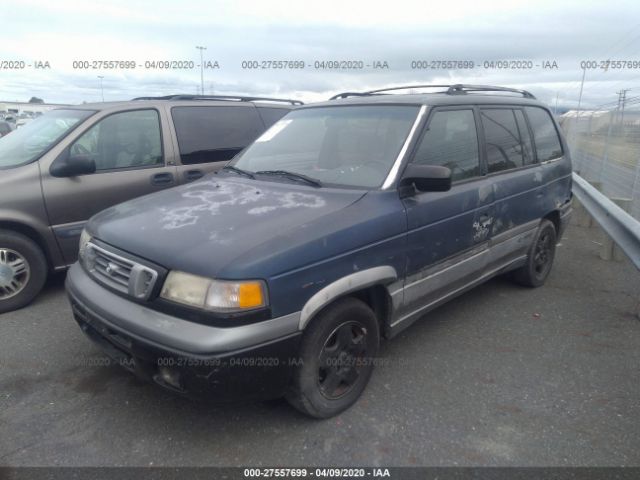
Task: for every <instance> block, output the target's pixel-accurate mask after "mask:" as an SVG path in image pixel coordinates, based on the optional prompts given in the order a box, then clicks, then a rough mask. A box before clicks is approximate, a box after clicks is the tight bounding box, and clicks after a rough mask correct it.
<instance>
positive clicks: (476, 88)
mask: <svg viewBox="0 0 640 480" xmlns="http://www.w3.org/2000/svg"><path fill="white" fill-rule="evenodd" d="M410 88H446V90H445V91H443V92H436V93H446V94H447V95H459V94H466V93H473V92H510V93H518V94H520V95H522V96H523V97H525V98H532V99H535V98H536V97H535V96H533V94H531V93H530V92H527V91H526V90H518V89H515V88H507V87H492V86H490V85H466V84H462V83H458V84H456V85H406V86H400V87H389V88H379V89H376V90H369V91H368V92H343V93H338V94H337V95H334V96H333V97H331V98H330V99H329V100H338V99H340V98H348V97H368V96H372V95H381V94H385V92H392V91H395V90H408V89H410Z"/></svg>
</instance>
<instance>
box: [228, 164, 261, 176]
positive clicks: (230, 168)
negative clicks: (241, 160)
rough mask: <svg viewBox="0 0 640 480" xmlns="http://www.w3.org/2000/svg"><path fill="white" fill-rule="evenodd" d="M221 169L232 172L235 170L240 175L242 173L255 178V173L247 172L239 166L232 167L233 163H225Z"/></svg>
mask: <svg viewBox="0 0 640 480" xmlns="http://www.w3.org/2000/svg"><path fill="white" fill-rule="evenodd" d="M222 170H231V171H232V172H236V173H238V174H240V175H244V176H245V177H249V178H256V177H255V175H254V174H253V173H251V172H247V171H246V170H242V169H241V168H238V167H234V166H233V165H225V166H224V167H222Z"/></svg>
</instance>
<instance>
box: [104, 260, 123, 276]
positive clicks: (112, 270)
mask: <svg viewBox="0 0 640 480" xmlns="http://www.w3.org/2000/svg"><path fill="white" fill-rule="evenodd" d="M118 270H120V267H118V266H117V265H116V264H115V263H111V262H109V263H108V264H107V269H106V272H107V274H108V275H113V274H114V273H118Z"/></svg>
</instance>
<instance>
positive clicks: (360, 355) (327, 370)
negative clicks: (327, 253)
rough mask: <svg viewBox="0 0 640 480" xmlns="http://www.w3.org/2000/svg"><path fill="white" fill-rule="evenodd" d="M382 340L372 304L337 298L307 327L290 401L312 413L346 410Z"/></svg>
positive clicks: (365, 379)
mask: <svg viewBox="0 0 640 480" xmlns="http://www.w3.org/2000/svg"><path fill="white" fill-rule="evenodd" d="M379 343H380V332H379V326H378V321H377V319H376V316H375V315H374V313H373V312H372V311H371V309H370V308H369V307H368V306H367V305H366V304H365V303H364V302H362V301H360V300H358V299H356V298H351V297H348V298H344V299H341V300H338V301H337V302H336V303H334V304H332V305H330V306H329V307H327V308H326V309H325V310H324V311H323V312H321V313H320V314H319V315H318V316H317V317H316V318H315V319H314V320H313V321H312V323H311V324H310V325H309V326H308V327H307V329H306V330H305V332H304V336H303V338H302V342H301V347H300V358H301V360H302V362H300V365H299V366H297V367H296V370H295V372H294V374H293V379H292V382H291V386H290V388H289V391H288V393H287V395H286V398H287V400H288V401H289V403H290V404H291V405H293V406H294V407H295V408H296V409H298V410H300V411H301V412H303V413H305V414H307V415H309V416H311V417H314V418H329V417H333V416H334V415H337V414H338V413H340V412H342V411H344V410H346V409H347V408H349V407H350V406H351V405H353V404H354V403H355V402H356V400H357V399H358V398H359V397H360V395H361V394H362V392H363V391H364V389H365V387H366V386H367V383H369V379H370V378H371V373H372V372H373V363H374V362H373V360H374V359H375V356H376V355H377V353H378V346H379ZM342 352H345V353H342ZM321 357H324V359H325V361H324V362H323V361H322V360H321ZM336 382H338V383H337V384H336V386H335V389H334V388H332V387H333V384H334V383H336Z"/></svg>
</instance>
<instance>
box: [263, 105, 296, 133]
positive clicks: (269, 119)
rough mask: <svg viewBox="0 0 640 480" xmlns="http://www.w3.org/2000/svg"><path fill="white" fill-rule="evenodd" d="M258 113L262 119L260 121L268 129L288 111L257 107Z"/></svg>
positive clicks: (285, 109)
mask: <svg viewBox="0 0 640 480" xmlns="http://www.w3.org/2000/svg"><path fill="white" fill-rule="evenodd" d="M258 112H260V117H261V118H262V121H263V122H264V124H265V125H266V127H267V128H269V127H270V126H271V125H273V124H274V123H276V122H277V121H278V120H280V119H281V118H282V117H284V116H285V115H286V114H287V113H289V109H288V108H267V107H258Z"/></svg>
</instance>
